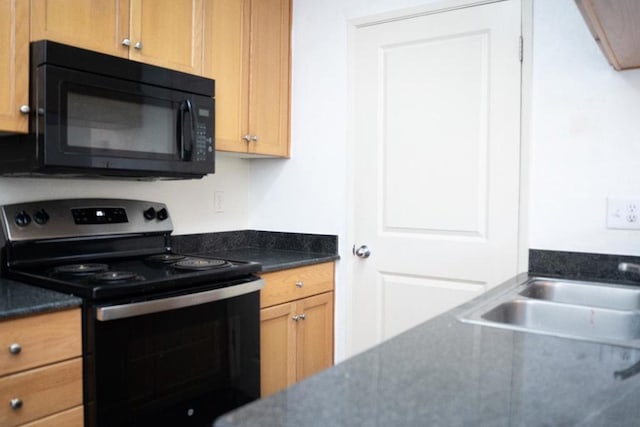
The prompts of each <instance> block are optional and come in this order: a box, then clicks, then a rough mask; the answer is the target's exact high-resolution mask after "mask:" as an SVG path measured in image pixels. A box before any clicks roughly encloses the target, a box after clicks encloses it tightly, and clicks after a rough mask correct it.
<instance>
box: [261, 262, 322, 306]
mask: <svg viewBox="0 0 640 427" xmlns="http://www.w3.org/2000/svg"><path fill="white" fill-rule="evenodd" d="M333 269H334V268H333V262H328V263H324V264H316V265H309V266H305V267H298V268H291V269H287V270H281V271H275V272H273V273H264V274H261V275H260V276H261V277H262V278H263V279H264V281H265V286H264V288H263V289H262V291H261V293H260V307H270V306H272V305H275V304H282V303H285V302H288V301H293V300H296V299H299V298H305V297H308V296H311V295H316V294H319V293H322V292H327V291H330V290H333Z"/></svg>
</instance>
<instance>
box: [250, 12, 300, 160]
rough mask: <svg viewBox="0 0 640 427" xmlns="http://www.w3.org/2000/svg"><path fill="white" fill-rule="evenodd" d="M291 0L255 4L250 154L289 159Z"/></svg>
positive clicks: (252, 38)
mask: <svg viewBox="0 0 640 427" xmlns="http://www.w3.org/2000/svg"><path fill="white" fill-rule="evenodd" d="M290 38H291V0H259V1H252V2H251V29H250V43H251V46H250V55H251V56H250V75H249V129H248V130H249V133H250V134H251V135H255V136H256V137H257V141H252V142H250V143H249V152H250V153H259V154H267V155H274V156H284V157H289V90H290V81H289V80H290V72H289V70H290V44H291V42H290Z"/></svg>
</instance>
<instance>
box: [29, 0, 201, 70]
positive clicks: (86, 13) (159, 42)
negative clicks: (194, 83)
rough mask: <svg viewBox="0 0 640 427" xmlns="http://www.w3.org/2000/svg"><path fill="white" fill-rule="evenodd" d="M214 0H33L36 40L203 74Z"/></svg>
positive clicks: (32, 14) (34, 37)
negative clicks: (208, 25)
mask: <svg viewBox="0 0 640 427" xmlns="http://www.w3.org/2000/svg"><path fill="white" fill-rule="evenodd" d="M209 3H211V0H65V2H64V6H65V7H61V2H60V1H55V0H31V40H32V41H33V40H42V39H48V40H54V41H57V42H61V43H65V44H69V45H73V46H78V47H81V48H85V49H89V50H94V51H98V52H103V53H106V54H110V55H116V56H121V57H124V58H130V59H132V60H135V61H140V62H145V63H148V64H153V65H158V66H161V67H166V68H170V69H173V70H178V71H183V72H187V73H191V74H198V75H203V74H204V69H203V56H204V50H205V46H208V42H207V40H205V34H208V33H207V32H205V31H204V28H205V23H207V22H210V21H211V17H210V9H211V8H210V7H205V6H208V4H209Z"/></svg>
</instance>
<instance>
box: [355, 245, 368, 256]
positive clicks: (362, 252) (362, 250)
mask: <svg viewBox="0 0 640 427" xmlns="http://www.w3.org/2000/svg"><path fill="white" fill-rule="evenodd" d="M352 250H353V254H354V255H355V256H357V257H359V258H369V256H370V255H371V251H370V250H369V247H368V246H367V245H362V246H360V247H359V248H357V249H356V245H353V249H352Z"/></svg>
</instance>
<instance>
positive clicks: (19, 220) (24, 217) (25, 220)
mask: <svg viewBox="0 0 640 427" xmlns="http://www.w3.org/2000/svg"><path fill="white" fill-rule="evenodd" d="M16 224H18V226H19V227H26V226H27V225H29V224H31V217H30V216H29V214H28V213H26V212H25V211H22V212H18V214H17V215H16Z"/></svg>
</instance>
